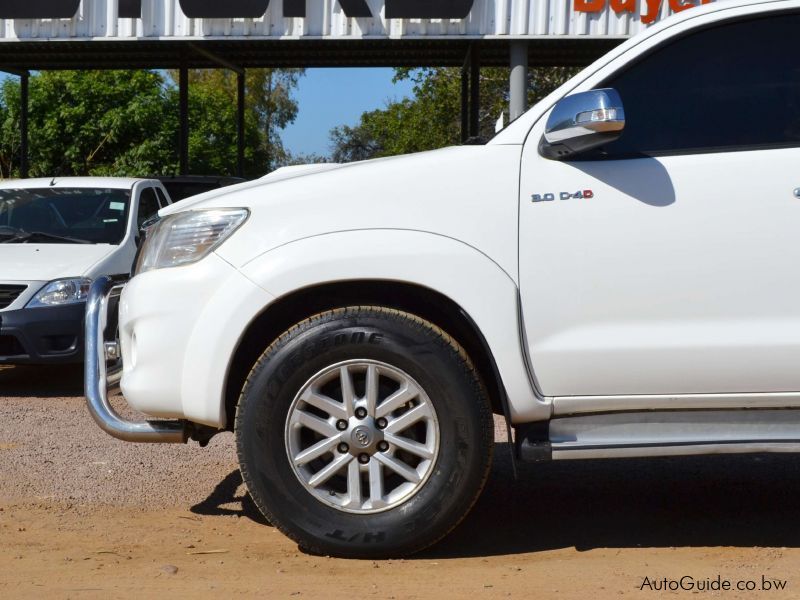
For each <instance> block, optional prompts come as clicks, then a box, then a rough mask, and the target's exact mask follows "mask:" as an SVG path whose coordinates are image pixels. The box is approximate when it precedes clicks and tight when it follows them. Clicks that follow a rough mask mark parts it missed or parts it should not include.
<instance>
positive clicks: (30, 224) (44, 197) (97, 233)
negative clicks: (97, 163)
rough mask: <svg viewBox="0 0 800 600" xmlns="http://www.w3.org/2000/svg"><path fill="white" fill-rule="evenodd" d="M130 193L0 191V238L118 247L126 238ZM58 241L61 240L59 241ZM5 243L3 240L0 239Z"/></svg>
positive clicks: (113, 191) (66, 190) (58, 189)
mask: <svg viewBox="0 0 800 600" xmlns="http://www.w3.org/2000/svg"><path fill="white" fill-rule="evenodd" d="M130 198H131V193H130V191H129V190H113V189H102V188H42V189H4V190H0V235H2V236H3V237H5V238H6V239H10V242H14V241H16V240H19V241H20V242H27V241H29V240H31V239H34V238H32V237H31V236H30V235H27V234H32V233H36V234H39V235H37V236H35V241H36V243H52V244H57V243H63V242H64V241H65V240H66V239H67V238H69V239H71V240H74V241H83V242H88V243H92V244H114V245H117V244H119V243H120V242H121V241H122V239H123V238H124V237H125V231H126V223H127V220H128V206H129V205H130ZM59 238H62V239H61V240H59ZM0 241H4V240H0Z"/></svg>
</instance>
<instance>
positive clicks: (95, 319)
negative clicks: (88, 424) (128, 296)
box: [84, 277, 189, 444]
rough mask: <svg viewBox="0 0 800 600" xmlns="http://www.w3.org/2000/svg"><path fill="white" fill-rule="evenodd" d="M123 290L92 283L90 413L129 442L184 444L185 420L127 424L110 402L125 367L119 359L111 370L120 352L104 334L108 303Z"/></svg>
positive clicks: (87, 376)
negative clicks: (107, 340)
mask: <svg viewBox="0 0 800 600" xmlns="http://www.w3.org/2000/svg"><path fill="white" fill-rule="evenodd" d="M122 288H123V286H121V285H114V284H113V282H112V281H111V279H110V278H108V277H100V278H99V279H97V280H96V281H94V282H93V283H92V287H91V289H90V290H89V298H88V299H87V301H86V362H85V366H84V387H85V393H86V403H87V405H88V407H89V413H90V414H91V415H92V418H93V419H94V420H95V422H96V423H97V425H98V426H99V427H100V429H102V430H103V431H105V432H106V433H107V434H109V435H110V436H112V437H115V438H117V439H120V440H124V441H126V442H149V443H168V444H174V443H177V444H184V443H186V441H187V440H188V439H189V430H188V424H187V423H186V422H185V421H146V422H141V423H137V422H133V421H127V420H125V419H123V418H122V417H121V416H120V415H119V414H117V412H116V411H115V410H114V407H112V406H111V403H110V402H109V401H108V389H109V387H111V386H113V385H114V384H116V383H117V382H119V380H120V378H121V376H122V364H121V361H119V360H118V362H117V364H116V366H115V368H114V369H112V370H111V371H109V370H108V367H107V362H108V360H114V359H118V352H117V347H116V345H115V344H109V345H107V344H106V342H105V339H104V336H103V334H104V332H105V329H106V324H107V323H108V305H109V301H110V300H111V298H114V297H119V295H120V294H121V292H122Z"/></svg>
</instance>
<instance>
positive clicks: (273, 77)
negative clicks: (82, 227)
mask: <svg viewBox="0 0 800 600" xmlns="http://www.w3.org/2000/svg"><path fill="white" fill-rule="evenodd" d="M302 73H303V72H302V71H301V70H296V69H295V70H287V71H278V70H270V69H253V70H252V71H249V72H248V74H247V96H246V113H245V171H246V174H247V175H249V176H259V175H263V174H264V173H267V172H269V171H270V170H271V169H272V168H274V167H275V166H280V165H282V164H286V163H288V162H290V161H291V157H290V156H289V155H288V153H287V152H286V150H285V149H284V148H283V145H282V143H281V139H280V131H281V130H282V129H283V128H285V127H286V125H288V124H289V123H290V122H292V121H293V120H294V119H295V118H296V117H297V111H298V107H297V102H296V101H295V100H294V98H293V97H292V92H293V91H294V89H295V88H296V87H297V82H298V80H299V78H300V76H301V75H302ZM190 81H191V87H190V97H189V116H190V139H189V156H190V171H191V172H193V173H198V174H214V175H232V174H235V173H236V170H237V166H238V165H237V131H236V108H237V102H236V77H235V75H233V74H231V73H230V72H229V71H224V70H216V71H192V72H191V78H190ZM178 120H179V119H178V90H177V89H176V86H175V85H174V82H173V79H172V78H171V77H170V76H169V74H166V73H163V72H158V71H49V72H41V73H36V74H34V75H32V76H31V79H30V118H29V132H30V147H29V148H30V149H29V165H30V169H29V171H30V175H31V176H45V177H46V176H53V175H62V176H68V175H118V176H140V177H141V176H149V175H171V174H175V173H177V172H178V130H179V123H178ZM19 121H20V85H19V81H18V80H17V79H15V78H8V79H6V80H5V81H4V82H3V83H2V85H0V136H1V137H0V177H13V176H19V157H20V146H21V139H20V130H19Z"/></svg>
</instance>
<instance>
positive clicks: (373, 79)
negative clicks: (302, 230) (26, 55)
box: [0, 68, 413, 156]
mask: <svg viewBox="0 0 800 600" xmlns="http://www.w3.org/2000/svg"><path fill="white" fill-rule="evenodd" d="M393 76H394V69H376V68H349V69H334V68H329V69H307V70H306V74H305V76H304V77H302V78H301V79H300V82H299V86H298V89H297V90H296V91H295V98H296V99H297V101H298V103H299V106H300V111H299V113H298V115H297V120H296V121H295V122H294V123H293V124H291V125H289V126H288V127H287V128H286V129H285V130H283V132H282V134H281V137H282V139H283V143H284V145H285V147H286V148H288V149H289V150H290V151H291V152H292V153H293V154H301V153H302V154H320V155H323V156H327V155H328V154H329V153H330V137H329V134H330V130H331V129H333V128H334V127H336V126H338V125H355V124H356V123H357V122H358V119H359V117H360V116H361V113H363V112H366V111H368V110H374V109H376V108H383V107H384V106H385V105H386V103H387V101H390V100H399V99H401V98H403V97H411V96H412V95H413V92H412V85H411V83H409V82H408V81H402V82H399V83H393V82H392V77H393ZM6 77H8V75H6V74H4V73H0V82H2V80H3V79H5V78H6Z"/></svg>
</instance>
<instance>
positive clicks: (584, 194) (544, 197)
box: [531, 190, 594, 202]
mask: <svg viewBox="0 0 800 600" xmlns="http://www.w3.org/2000/svg"><path fill="white" fill-rule="evenodd" d="M558 198H559V199H560V200H573V199H576V200H584V199H586V200H588V199H589V198H594V192H593V191H592V190H583V191H577V192H575V193H574V194H570V193H569V192H560V193H559V194H558ZM555 199H556V195H555V194H533V195H532V196H531V202H552V201H553V200H555Z"/></svg>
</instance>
